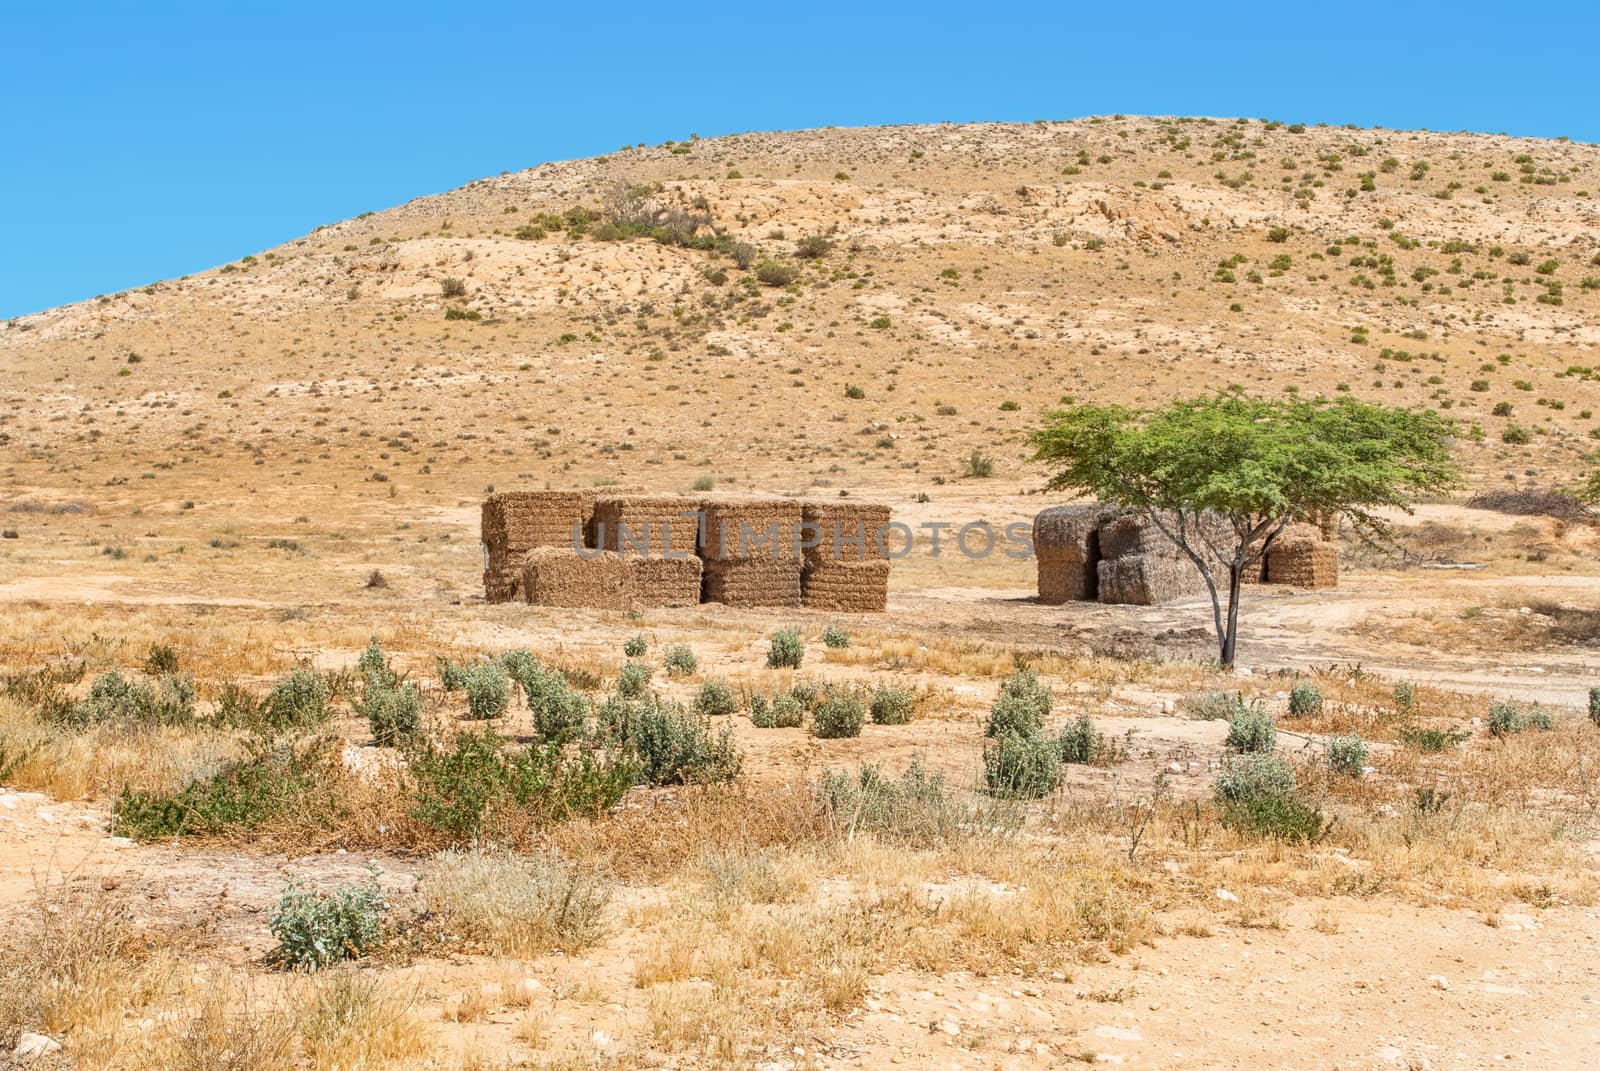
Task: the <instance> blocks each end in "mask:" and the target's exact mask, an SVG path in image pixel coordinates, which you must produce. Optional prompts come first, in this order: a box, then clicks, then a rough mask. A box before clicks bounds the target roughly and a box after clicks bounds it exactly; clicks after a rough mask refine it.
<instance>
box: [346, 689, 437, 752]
mask: <svg viewBox="0 0 1600 1071" xmlns="http://www.w3.org/2000/svg"><path fill="white" fill-rule="evenodd" d="M422 708H423V702H422V692H421V690H420V689H418V688H417V686H416V685H415V684H411V683H409V682H403V683H401V684H397V685H393V686H390V687H383V686H378V687H369V688H367V689H366V691H365V692H364V693H363V694H362V697H361V706H360V708H359V709H360V713H361V714H363V715H365V717H366V719H367V726H368V727H369V728H370V729H371V730H372V739H373V740H374V741H375V742H376V743H377V744H378V745H379V746H380V747H398V746H399V745H401V744H404V743H405V742H406V741H408V740H410V739H411V738H412V737H413V736H415V735H416V733H417V730H418V729H420V728H421V727H422Z"/></svg>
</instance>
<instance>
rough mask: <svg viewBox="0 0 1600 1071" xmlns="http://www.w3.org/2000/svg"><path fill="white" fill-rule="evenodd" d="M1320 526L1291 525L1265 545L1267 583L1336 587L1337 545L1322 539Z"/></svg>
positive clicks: (1337, 584)
mask: <svg viewBox="0 0 1600 1071" xmlns="http://www.w3.org/2000/svg"><path fill="white" fill-rule="evenodd" d="M1324 531H1325V529H1324V528H1321V527H1319V526H1318V525H1314V524H1291V525H1290V526H1289V527H1288V528H1286V529H1284V531H1283V534H1282V535H1280V536H1278V538H1277V539H1274V540H1273V541H1272V546H1270V547H1268V548H1267V583H1269V584H1290V585H1293V586H1294V587H1298V588H1333V587H1338V586H1339V545H1338V544H1337V543H1334V542H1332V541H1330V540H1327V539H1324V538H1323V532H1324Z"/></svg>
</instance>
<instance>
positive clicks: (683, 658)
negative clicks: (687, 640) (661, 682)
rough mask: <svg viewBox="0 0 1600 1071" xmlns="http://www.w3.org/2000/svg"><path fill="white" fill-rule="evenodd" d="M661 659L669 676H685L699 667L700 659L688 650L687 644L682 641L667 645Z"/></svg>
mask: <svg viewBox="0 0 1600 1071" xmlns="http://www.w3.org/2000/svg"><path fill="white" fill-rule="evenodd" d="M661 661H662V663H663V664H664V665H665V666H666V667H667V676H669V677H687V676H689V675H690V674H692V673H693V672H694V671H695V670H696V669H698V668H699V667H700V660H699V659H698V658H696V657H695V656H694V652H693V651H691V650H689V647H688V645H687V644H683V643H675V644H673V645H672V646H671V647H668V648H667V651H666V654H665V655H663V656H662V659H661Z"/></svg>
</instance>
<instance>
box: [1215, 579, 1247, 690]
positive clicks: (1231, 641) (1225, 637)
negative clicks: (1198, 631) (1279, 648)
mask: <svg viewBox="0 0 1600 1071" xmlns="http://www.w3.org/2000/svg"><path fill="white" fill-rule="evenodd" d="M1243 581H1244V573H1243V569H1242V568H1241V566H1240V565H1239V563H1238V562H1237V561H1235V562H1231V563H1230V564H1229V565H1228V623H1227V626H1226V628H1225V629H1224V630H1223V631H1222V634H1221V635H1222V658H1221V662H1222V668H1223V669H1232V668H1233V655H1234V649H1235V648H1236V647H1237V646H1238V643H1239V588H1240V586H1241V585H1242V584H1243Z"/></svg>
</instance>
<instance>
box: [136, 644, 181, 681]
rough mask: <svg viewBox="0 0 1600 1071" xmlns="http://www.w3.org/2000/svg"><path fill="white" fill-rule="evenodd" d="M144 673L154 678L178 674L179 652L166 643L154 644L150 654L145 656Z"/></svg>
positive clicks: (151, 646)
mask: <svg viewBox="0 0 1600 1071" xmlns="http://www.w3.org/2000/svg"><path fill="white" fill-rule="evenodd" d="M144 671H145V672H146V673H148V674H149V675H150V676H152V677H161V676H165V675H167V674H169V673H170V674H176V673H177V672H178V652H177V651H174V650H173V649H172V648H171V647H168V646H167V645H166V644H164V643H152V644H151V645H150V653H149V654H147V655H145V656H144Z"/></svg>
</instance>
